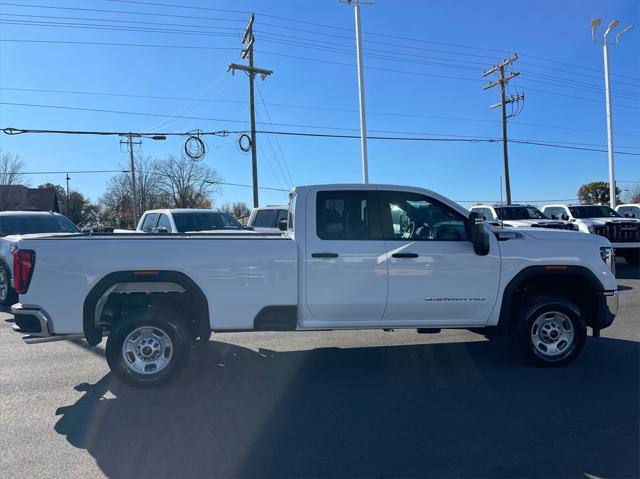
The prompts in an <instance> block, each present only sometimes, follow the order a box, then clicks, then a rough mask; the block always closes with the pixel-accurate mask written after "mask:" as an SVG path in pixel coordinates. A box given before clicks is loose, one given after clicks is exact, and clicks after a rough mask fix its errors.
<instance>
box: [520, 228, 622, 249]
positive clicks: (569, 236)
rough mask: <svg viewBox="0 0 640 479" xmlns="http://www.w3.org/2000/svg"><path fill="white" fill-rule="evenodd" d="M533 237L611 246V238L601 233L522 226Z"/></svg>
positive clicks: (523, 230) (522, 230)
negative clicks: (587, 233)
mask: <svg viewBox="0 0 640 479" xmlns="http://www.w3.org/2000/svg"><path fill="white" fill-rule="evenodd" d="M519 231H521V232H523V233H526V234H527V235H529V236H531V237H532V238H535V239H539V240H552V241H564V240H566V241H590V242H592V243H594V244H599V245H600V246H609V245H610V243H609V240H608V239H607V238H605V237H604V236H600V235H586V234H584V233H581V232H579V231H567V230H554V229H546V228H522V229H521V230H519Z"/></svg>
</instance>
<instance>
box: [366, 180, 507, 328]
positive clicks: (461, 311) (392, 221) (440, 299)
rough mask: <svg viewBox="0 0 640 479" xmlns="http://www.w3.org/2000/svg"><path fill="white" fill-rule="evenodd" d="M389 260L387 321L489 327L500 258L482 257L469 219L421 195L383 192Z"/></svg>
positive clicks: (494, 249) (494, 252) (493, 244)
mask: <svg viewBox="0 0 640 479" xmlns="http://www.w3.org/2000/svg"><path fill="white" fill-rule="evenodd" d="M379 195H380V200H379V202H380V209H381V221H382V227H383V232H384V237H385V243H386V254H387V257H388V261H389V294H388V303H387V308H386V311H385V313H384V319H385V320H393V321H398V322H402V321H405V322H406V321H414V320H417V321H426V322H427V323H426V324H429V322H431V321H433V323H434V324H438V325H445V326H446V325H451V326H464V325H471V324H474V323H475V322H480V323H482V322H484V321H486V320H487V319H488V318H489V315H490V314H491V311H492V310H493V307H494V305H495V301H496V297H497V292H498V283H499V279H500V253H499V248H498V245H497V240H496V238H495V237H494V236H493V235H491V251H490V253H489V254H488V255H487V256H478V255H477V254H475V252H474V250H473V244H472V243H471V241H469V237H468V229H467V225H466V223H467V221H468V218H466V217H465V216H463V215H462V214H461V213H460V212H458V211H456V210H454V209H453V208H451V207H449V206H448V205H446V204H444V203H442V202H440V201H439V200H437V199H436V198H431V197H429V196H425V195H423V194H420V193H413V192H397V191H380V192H379Z"/></svg>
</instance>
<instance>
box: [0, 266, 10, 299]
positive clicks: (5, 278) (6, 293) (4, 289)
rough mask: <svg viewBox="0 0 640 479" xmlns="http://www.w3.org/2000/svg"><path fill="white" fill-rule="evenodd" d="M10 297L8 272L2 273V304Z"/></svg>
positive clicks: (0, 281) (0, 285)
mask: <svg viewBox="0 0 640 479" xmlns="http://www.w3.org/2000/svg"><path fill="white" fill-rule="evenodd" d="M8 296H9V277H8V276H7V273H6V271H0V302H3V301H6V300H7V297H8Z"/></svg>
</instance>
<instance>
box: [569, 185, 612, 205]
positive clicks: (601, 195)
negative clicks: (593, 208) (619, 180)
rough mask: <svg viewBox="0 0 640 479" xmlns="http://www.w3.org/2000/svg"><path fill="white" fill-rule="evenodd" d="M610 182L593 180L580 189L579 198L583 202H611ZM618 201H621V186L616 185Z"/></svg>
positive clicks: (591, 203) (589, 203) (588, 203)
mask: <svg viewBox="0 0 640 479" xmlns="http://www.w3.org/2000/svg"><path fill="white" fill-rule="evenodd" d="M609 199H610V198H609V183H608V182H606V181H592V182H591V183H587V184H586V185H582V186H581V187H580V188H579V189H578V200H579V201H580V203H582V204H587V205H593V204H598V203H601V204H606V203H609ZM616 202H617V203H619V202H620V188H618V187H616Z"/></svg>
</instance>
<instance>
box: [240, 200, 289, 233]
mask: <svg viewBox="0 0 640 479" xmlns="http://www.w3.org/2000/svg"><path fill="white" fill-rule="evenodd" d="M288 215H289V207H288V206H287V205H269V206H261V207H260V208H254V209H252V210H251V215H250V216H249V221H248V222H247V226H248V227H249V228H252V229H253V230H254V231H256V232H257V233H277V234H280V233H282V230H281V225H282V224H286V222H287V216H288Z"/></svg>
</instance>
